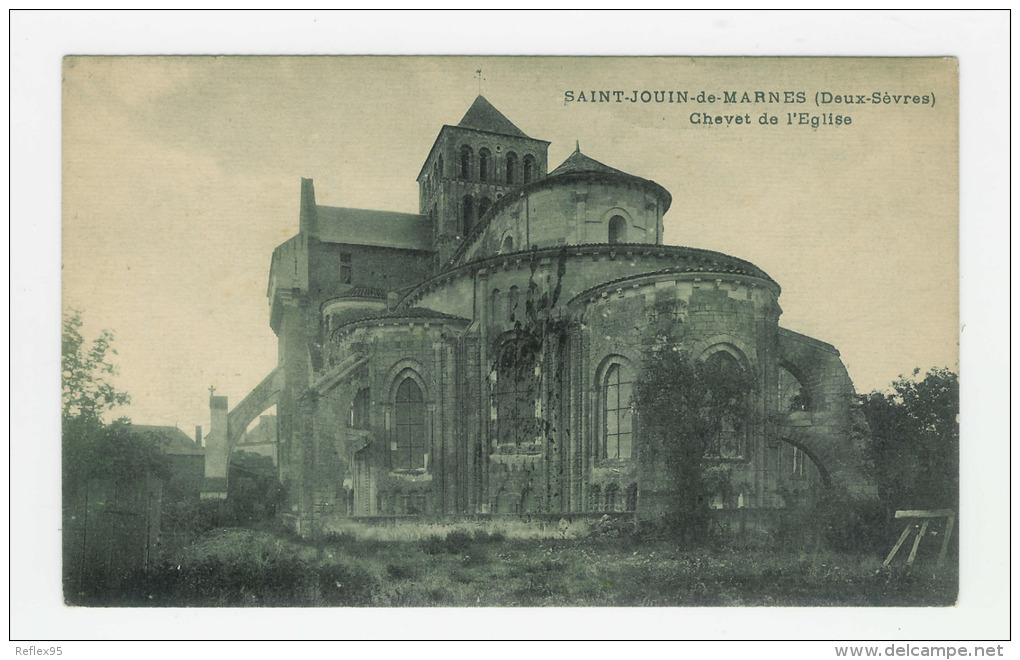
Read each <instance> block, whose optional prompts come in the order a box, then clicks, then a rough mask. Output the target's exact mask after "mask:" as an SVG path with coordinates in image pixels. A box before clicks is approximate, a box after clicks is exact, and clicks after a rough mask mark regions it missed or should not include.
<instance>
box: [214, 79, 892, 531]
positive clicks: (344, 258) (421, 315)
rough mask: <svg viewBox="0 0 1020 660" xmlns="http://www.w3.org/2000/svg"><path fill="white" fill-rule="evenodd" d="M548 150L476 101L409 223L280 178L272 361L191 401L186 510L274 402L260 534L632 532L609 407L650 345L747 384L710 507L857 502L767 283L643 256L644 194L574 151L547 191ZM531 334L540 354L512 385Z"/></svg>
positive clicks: (639, 448)
mask: <svg viewBox="0 0 1020 660" xmlns="http://www.w3.org/2000/svg"><path fill="white" fill-rule="evenodd" d="M549 144H550V143H549V142H547V141H545V140H540V139H537V138H533V137H529V136H528V135H527V134H525V133H524V132H523V131H522V130H521V129H520V128H518V127H517V126H516V125H515V124H514V123H512V122H511V121H510V120H509V119H507V118H506V117H505V116H504V115H503V114H502V113H501V112H500V111H499V110H497V109H496V108H495V107H493V105H492V104H490V103H489V101H487V100H486V99H485V98H484V97H482V96H478V97H477V98H476V99H475V101H474V103H473V104H472V105H471V107H470V109H469V110H468V111H467V113H466V114H465V115H464V117H463V119H461V120H460V122H459V123H458V124H456V125H445V126H443V127H442V128H441V129H440V131H439V135H438V136H437V137H436V139H435V142H434V143H433V145H432V148H431V150H430V151H429V153H428V155H427V157H426V158H425V161H424V164H423V165H422V167H421V171H420V172H419V174H418V190H419V200H420V201H419V209H418V213H417V214H411V213H397V212H390V211H376V210H364V209H354V208H343V207H332V206H322V205H319V204H317V203H316V201H315V191H314V188H313V185H312V181H311V180H309V179H304V180H302V181H301V200H300V229H299V231H298V233H297V235H296V236H294V237H292V238H290V239H289V240H287V241H286V242H284V243H283V244H281V245H280V246H279V247H277V248H276V250H275V251H274V252H273V257H272V265H271V268H270V273H269V287H268V297H269V307H270V319H269V324H270V326H271V327H272V329H273V331H274V332H275V333H276V335H277V337H278V339H279V363H278V366H277V368H276V369H275V370H274V371H273V372H272V373H270V374H269V375H267V376H266V378H265V379H264V380H263V381H262V383H260V384H259V385H258V386H257V387H256V388H255V389H254V390H253V391H252V392H251V393H250V394H249V395H248V396H247V397H246V398H245V399H243V400H242V401H241V402H240V403H238V404H237V406H235V407H234V408H233V409H228V404H227V399H226V397H220V396H212V397H211V399H210V407H211V413H212V427H211V429H210V431H211V432H210V434H209V436H208V437H207V440H206V486H205V489H206V492H205V496H206V497H216V496H223V494H225V492H226V489H227V466H228V462H229V455H230V452H231V451H233V450H235V449H236V448H237V446H238V443H239V442H240V441H241V440H242V438H243V436H244V434H245V430H246V429H247V427H248V425H249V424H250V423H251V422H252V421H253V420H256V419H258V417H259V415H260V414H261V413H263V412H264V411H265V410H266V409H267V408H269V407H271V406H273V405H275V406H276V410H277V416H276V424H277V437H278V451H277V454H278V457H277V458H278V469H279V476H280V480H281V482H282V483H283V485H284V487H285V490H286V493H287V502H286V505H285V508H284V511H282V512H281V513H284V515H286V516H288V517H293V520H294V522H295V524H296V526H297V528H298V530H299V531H301V532H302V533H311V532H314V531H315V530H320V531H321V530H323V529H329V528H330V526H331V524H335V523H339V522H341V519H343V518H346V517H370V516H420V517H422V518H441V517H458V516H473V515H484V514H491V515H501V514H511V515H525V516H533V515H539V514H553V515H574V514H604V513H609V512H630V511H634V512H636V513H637V514H638V515H639V516H641V515H642V514H645V513H647V514H648V515H653V514H655V512H656V511H657V510H661V507H662V506H663V498H664V497H665V492H666V488H665V484H664V479H663V475H662V473H661V470H660V469H659V468H658V466H656V465H655V464H654V463H655V461H653V460H650V458H649V456H648V454H649V452H648V451H647V449H646V448H645V447H643V445H642V437H641V419H640V418H639V416H637V415H635V414H634V413H633V410H632V407H631V403H630V398H631V389H632V386H633V383H634V380H635V378H636V377H637V376H638V375H639V373H640V369H641V364H642V360H643V357H644V354H645V350H646V348H647V347H648V345H649V343H650V341H651V338H652V337H653V336H654V335H655V334H656V333H657V332H660V331H661V328H662V327H664V325H668V326H669V327H671V328H673V330H674V336H677V337H679V338H680V339H678V341H679V342H680V347H679V348H681V349H682V350H685V351H687V352H688V353H689V354H690V355H691V356H693V357H696V358H698V359H703V360H723V361H725V362H726V363H727V364H728V365H730V366H732V368H736V369H740V370H743V371H744V372H745V373H746V374H748V375H749V376H750V377H752V378H753V379H754V382H755V388H754V393H753V394H752V395H751V396H752V397H753V402H752V405H753V408H754V410H755V411H756V412H755V414H754V418H755V420H757V421H751V420H749V421H748V423H747V424H745V425H743V426H742V427H741V428H728V429H726V430H725V431H724V432H722V433H720V435H719V437H718V438H717V439H716V441H714V442H713V443H712V448H711V452H710V453H711V455H710V456H707V457H706V458H707V461H708V463H709V464H710V465H713V464H715V465H719V466H724V467H726V470H725V471H724V472H725V474H727V475H728V479H727V480H726V483H725V484H724V485H723V486H720V487H719V489H718V492H715V493H713V495H712V499H711V506H712V507H714V508H737V507H751V508H773V507H784V506H793V505H795V504H796V502H797V501H798V498H799V497H800V496H801V495H802V494H803V493H804V492H805V491H806V490H807V489H809V488H811V487H812V486H815V485H823V484H824V485H833V486H838V487H841V488H846V489H848V490H850V491H851V492H857V493H873V492H874V487H873V486H872V485H870V484H869V483H868V480H867V478H866V476H865V473H864V470H863V446H862V442H863V440H862V437H863V436H862V435H861V433H860V430H861V428H862V427H863V418H862V417H861V415H860V412H859V411H857V410H856V408H855V405H854V403H855V399H856V397H855V393H854V388H853V384H852V383H851V381H850V378H849V376H848V375H847V372H846V369H845V367H844V366H843V364H842V362H841V361H840V357H839V352H838V351H837V350H836V349H835V348H834V347H833V346H831V345H830V344H827V343H825V342H823V341H819V340H817V339H812V338H810V337H807V336H805V335H802V334H799V333H797V332H794V331H792V330H787V329H785V328H783V327H781V326H780V324H779V317H780V315H781V313H782V310H781V309H780V306H779V300H778V299H779V295H780V287H779V284H778V283H776V282H775V281H774V280H772V278H770V277H769V276H768V274H766V273H765V272H764V271H762V270H761V269H760V268H758V267H757V266H755V265H753V264H751V263H749V262H747V261H744V260H742V259H739V258H736V257H732V256H729V255H726V254H722V253H719V252H713V251H708V250H702V249H697V248H694V247H679V246H671V245H664V244H663V217H664V216H665V214H666V213H667V212H668V211H669V210H670V206H671V203H672V198H671V196H670V193H669V192H668V191H667V190H666V189H665V188H663V187H662V186H660V185H659V184H657V183H655V182H654V181H651V180H649V179H644V178H641V177H639V176H636V175H633V174H628V173H626V172H622V171H620V170H617V169H614V168H612V167H610V166H608V165H604V164H603V163H601V162H599V161H597V160H595V159H593V158H590V157H589V156H586V155H585V154H583V153H582V152H581V151H580V149H579V148H578V149H577V150H575V151H574V152H573V153H572V154H571V155H570V156H569V157H568V158H567V159H566V160H565V161H564V162H563V163H561V164H560V165H559V166H557V167H555V168H552V169H551V170H550V169H549V164H548V160H547V150H548V146H549ZM537 323H541V324H545V325H543V326H542V327H547V328H552V329H553V330H552V332H555V334H556V339H555V341H548V342H540V344H539V348H538V349H537V350H538V352H539V353H540V355H533V356H531V357H530V359H531V361H530V362H529V363H528V365H529V366H528V367H527V368H525V369H521V368H520V365H519V364H515V362H519V360H520V358H521V350H520V342H521V341H522V339H521V336H522V334H525V333H526V331H527V330H528V329H531V330H533V327H532V326H534V325H535V324H537ZM529 324H531V325H530V326H529ZM533 344H534V342H532V345H533ZM532 364H533V365H534V366H533V367H532V366H531V365H532ZM682 440H683V439H682V438H677V441H682Z"/></svg>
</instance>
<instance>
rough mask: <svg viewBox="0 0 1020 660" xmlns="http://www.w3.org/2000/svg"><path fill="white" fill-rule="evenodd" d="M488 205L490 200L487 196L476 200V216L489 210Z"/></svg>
mask: <svg viewBox="0 0 1020 660" xmlns="http://www.w3.org/2000/svg"><path fill="white" fill-rule="evenodd" d="M490 206H492V200H491V199H489V198H488V197H482V198H481V199H480V200H478V217H479V218H481V217H482V216H483V215H485V212H486V211H488V210H489V207H490Z"/></svg>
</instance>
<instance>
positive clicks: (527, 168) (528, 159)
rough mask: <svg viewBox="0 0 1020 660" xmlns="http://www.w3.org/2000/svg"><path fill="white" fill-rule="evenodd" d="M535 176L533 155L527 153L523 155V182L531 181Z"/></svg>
mask: <svg viewBox="0 0 1020 660" xmlns="http://www.w3.org/2000/svg"><path fill="white" fill-rule="evenodd" d="M534 177H535V157H534V156H532V155H531V154H528V155H527V156H525V157H524V183H531V181H532V179H533V178H534Z"/></svg>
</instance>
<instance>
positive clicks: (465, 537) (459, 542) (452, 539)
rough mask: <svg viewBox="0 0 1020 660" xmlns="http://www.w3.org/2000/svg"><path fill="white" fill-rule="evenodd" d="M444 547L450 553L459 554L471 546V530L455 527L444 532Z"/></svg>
mask: <svg viewBox="0 0 1020 660" xmlns="http://www.w3.org/2000/svg"><path fill="white" fill-rule="evenodd" d="M444 547H445V549H446V551H447V552H449V553H450V554H451V555H459V554H460V553H462V552H465V551H466V550H467V549H468V548H470V547H471V532H468V531H465V530H462V529H455V530H452V531H450V532H448V533H447V534H446V539H445V541H444Z"/></svg>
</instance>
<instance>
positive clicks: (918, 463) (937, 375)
mask: <svg viewBox="0 0 1020 660" xmlns="http://www.w3.org/2000/svg"><path fill="white" fill-rule="evenodd" d="M920 371H921V370H920V369H915V370H914V373H913V378H912V379H908V378H905V377H903V376H900V377H899V378H898V379H897V380H896V381H894V382H893V383H892V389H893V392H892V393H885V392H878V391H874V392H871V393H870V394H865V395H862V396H861V403H862V409H863V411H864V416H865V418H866V419H867V420H868V425H869V426H870V427H871V442H870V445H869V447H868V451H869V454H870V458H871V461H872V464H873V470H874V472H873V476H874V479H875V482H876V485H877V486H878V494H879V498H880V499H881V500H882V502H883V504H884V505H885V506H886V508H887V509H890V510H892V509H906V508H911V509H933V508H942V507H945V508H956V507H957V505H958V502H959V488H960V486H959V484H960V425H959V412H960V384H959V379H958V377H957V375H956V374H955V373H953V372H952V371H950V370H949V369H946V368H933V369H931V371H929V372H928V373H926V374H925V375H924V377H923V378H921V379H920V380H918V379H917V377H918V375H919V374H920Z"/></svg>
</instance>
